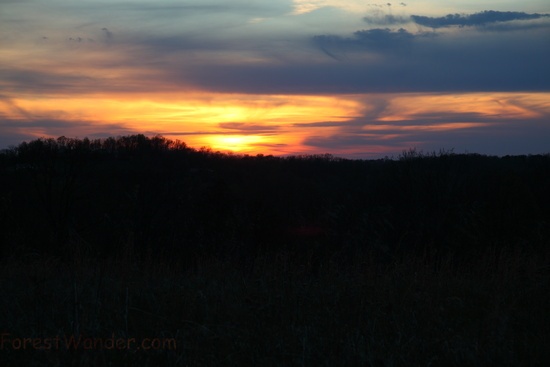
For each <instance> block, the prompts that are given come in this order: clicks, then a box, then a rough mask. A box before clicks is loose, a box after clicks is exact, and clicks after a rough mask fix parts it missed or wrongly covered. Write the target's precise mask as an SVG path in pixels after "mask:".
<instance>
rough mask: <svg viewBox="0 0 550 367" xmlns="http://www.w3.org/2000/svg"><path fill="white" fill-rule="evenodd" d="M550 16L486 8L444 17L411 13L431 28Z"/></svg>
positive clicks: (467, 25) (549, 15) (481, 24)
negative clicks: (476, 11) (478, 11)
mask: <svg viewBox="0 0 550 367" xmlns="http://www.w3.org/2000/svg"><path fill="white" fill-rule="evenodd" d="M546 17H550V14H538V13H535V14H528V13H523V12H511V11H508V12H502V11H494V10H486V11H483V12H480V13H475V14H448V15H446V16H444V17H427V16H422V15H411V19H412V20H413V21H414V22H415V23H416V24H419V25H422V26H426V27H430V28H444V27H451V26H459V27H472V26H478V27H479V26H485V25H489V24H491V23H497V22H511V21H516V20H534V19H540V18H546Z"/></svg>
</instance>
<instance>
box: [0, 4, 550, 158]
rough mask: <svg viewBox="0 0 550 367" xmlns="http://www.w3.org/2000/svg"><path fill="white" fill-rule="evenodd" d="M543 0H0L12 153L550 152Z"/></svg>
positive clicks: (0, 138)
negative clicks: (142, 145) (49, 146)
mask: <svg viewBox="0 0 550 367" xmlns="http://www.w3.org/2000/svg"><path fill="white" fill-rule="evenodd" d="M548 65H550V2H548V0H522V1H517V0H514V1H510V0H503V1H495V0H444V1H441V0H423V1H414V0H410V1H404V2H376V1H372V2H369V1H358V0H309V1H308V0H277V1H273V0H231V1H228V0H180V1H175V0H155V1H152V0H148V1H145V0H79V1H72V0H48V1H43V0H0V149H2V148H7V147H9V146H14V145H17V144H19V143H20V142H22V141H29V140H33V139H36V138H40V137H54V138H56V137H59V136H66V137H74V138H84V137H89V138H105V137H109V136H120V135H130V134H138V133H139V134H145V135H147V136H154V135H157V134H160V135H163V136H165V137H167V138H170V139H179V140H181V141H183V142H185V143H186V144H187V145H189V146H191V147H195V148H200V147H203V146H204V147H210V148H212V149H214V150H219V151H224V152H227V151H232V152H235V153H238V154H273V155H297V154H325V153H329V154H333V155H335V156H341V157H347V158H360V159H371V158H380V157H384V156H397V155H399V154H400V153H402V152H403V151H407V150H409V149H416V150H419V151H423V152H433V151H436V152H437V151H440V150H444V151H450V150H452V151H454V152H455V153H480V154H490V155H508V154H513V155H516V154H541V153H550V143H549V142H550V67H549V66H548Z"/></svg>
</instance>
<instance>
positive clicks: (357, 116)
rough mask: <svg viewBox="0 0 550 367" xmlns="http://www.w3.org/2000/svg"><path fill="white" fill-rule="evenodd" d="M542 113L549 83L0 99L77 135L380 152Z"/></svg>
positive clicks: (30, 127) (0, 108)
mask: <svg viewBox="0 0 550 367" xmlns="http://www.w3.org/2000/svg"><path fill="white" fill-rule="evenodd" d="M548 115H550V94H549V93H469V94H447V95H444V94H443V95H435V94H396V95H390V94H382V95H374V94H357V95H336V96H311V95H302V96H288V95H245V94H221V93H205V92H196V93H184V92H180V93H156V94H154V95H152V96H148V95H145V94H105V95H99V94H97V95H78V96H76V97H72V96H68V95H64V96H41V95H34V96H26V97H18V98H11V99H4V100H0V116H2V117H3V118H4V119H6V120H10V121H14V122H18V121H20V122H21V126H20V127H16V128H14V129H17V132H18V134H22V135H27V136H29V135H30V136H34V137H36V138H38V137H42V136H46V137H58V136H60V135H65V136H69V137H75V136H77V137H81V138H82V137H84V136H90V135H92V134H96V133H97V132H100V133H101V134H105V133H107V134H108V133H109V131H111V130H112V131H113V133H112V134H111V135H119V134H121V133H123V134H126V133H132V132H135V133H145V134H147V135H154V134H161V135H163V136H165V137H167V138H169V139H179V140H181V141H184V142H185V143H186V144H187V145H188V146H190V147H193V148H197V149H198V148H200V147H203V146H204V147H210V148H211V149H213V150H219V151H224V152H228V151H232V152H235V153H239V154H260V153H261V154H274V155H282V154H317V153H327V152H330V153H335V154H347V155H353V154H355V153H357V152H369V154H377V152H378V153H386V152H391V151H392V149H396V143H394V142H393V141H397V140H401V141H403V143H402V144H403V149H406V148H407V147H406V146H405V145H411V144H416V145H418V146H420V145H421V144H422V141H421V140H418V139H422V137H427V136H429V134H431V133H435V132H437V133H440V132H445V131H456V130H469V131H470V132H468V134H469V133H472V134H473V133H474V131H475V130H476V129H479V128H484V127H489V126H491V127H492V128H494V129H498V128H499V126H500V124H502V123H503V121H508V122H509V121H524V120H525V121H528V120H531V121H542V120H541V117H543V116H548ZM33 121H35V122H36V123H33ZM14 126H17V124H16V123H15V124H14ZM409 138H410V139H409ZM362 139H363V140H362ZM413 140H414V141H413ZM417 140H418V141H417ZM323 141H325V143H323ZM362 141H365V142H368V143H362ZM307 142H309V143H307ZM311 142H314V143H313V144H314V145H310V144H311ZM319 142H321V143H319ZM318 143H319V144H320V145H315V144H318ZM308 144H309V145H308ZM366 144H368V145H366ZM385 144H386V145H385ZM400 144H401V143H400ZM331 149H334V150H332V151H331Z"/></svg>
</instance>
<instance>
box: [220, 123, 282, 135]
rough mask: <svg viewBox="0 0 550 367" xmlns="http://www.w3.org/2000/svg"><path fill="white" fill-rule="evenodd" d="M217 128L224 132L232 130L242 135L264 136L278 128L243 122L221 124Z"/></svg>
mask: <svg viewBox="0 0 550 367" xmlns="http://www.w3.org/2000/svg"><path fill="white" fill-rule="evenodd" d="M218 126H219V127H220V128H222V129H224V130H232V131H234V132H239V133H242V134H266V133H273V132H275V131H277V130H279V127H278V126H267V125H258V124H247V123H244V122H222V123H220V124H218ZM224 133H225V132H224Z"/></svg>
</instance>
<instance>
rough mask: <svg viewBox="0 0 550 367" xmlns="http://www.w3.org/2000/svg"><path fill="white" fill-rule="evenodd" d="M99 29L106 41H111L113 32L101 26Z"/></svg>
mask: <svg viewBox="0 0 550 367" xmlns="http://www.w3.org/2000/svg"><path fill="white" fill-rule="evenodd" d="M101 31H102V32H103V36H104V37H105V41H106V42H112V41H113V38H114V35H113V32H111V31H110V30H108V29H107V28H105V27H104V28H101Z"/></svg>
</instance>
